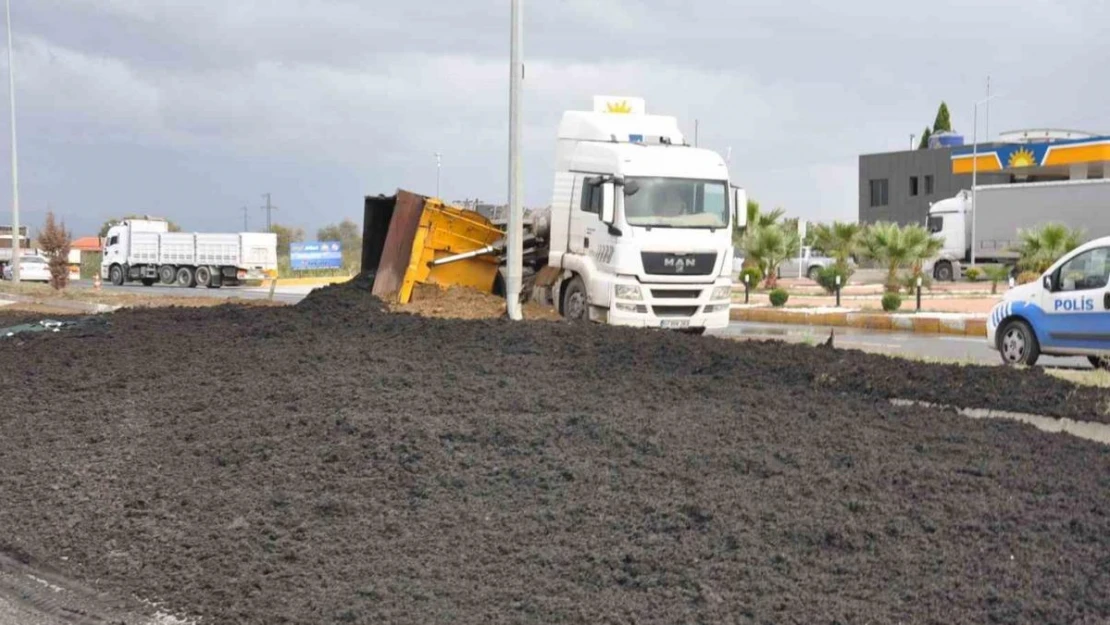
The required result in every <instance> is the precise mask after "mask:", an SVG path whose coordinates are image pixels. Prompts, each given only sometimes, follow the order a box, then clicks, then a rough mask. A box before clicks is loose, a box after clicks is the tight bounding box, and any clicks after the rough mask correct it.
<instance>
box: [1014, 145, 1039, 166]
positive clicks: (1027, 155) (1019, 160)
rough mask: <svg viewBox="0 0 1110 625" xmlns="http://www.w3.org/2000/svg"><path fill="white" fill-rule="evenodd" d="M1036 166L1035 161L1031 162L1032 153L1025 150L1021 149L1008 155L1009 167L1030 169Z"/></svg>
mask: <svg viewBox="0 0 1110 625" xmlns="http://www.w3.org/2000/svg"><path fill="white" fill-rule="evenodd" d="M1036 164H1037V161H1035V160H1033V153H1032V152H1030V151H1029V150H1027V149H1025V148H1021V149H1020V150H1018V151H1017V152H1014V153H1013V154H1011V155H1010V163H1009V166H1010V167H1031V166H1033V165H1036Z"/></svg>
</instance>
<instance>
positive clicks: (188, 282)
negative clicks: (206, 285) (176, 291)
mask: <svg viewBox="0 0 1110 625" xmlns="http://www.w3.org/2000/svg"><path fill="white" fill-rule="evenodd" d="M196 283H197V277H196V274H194V273H193V269H192V268H191V267H178V268H177V285H178V286H185V287H191V286H193V285H195V284H196Z"/></svg>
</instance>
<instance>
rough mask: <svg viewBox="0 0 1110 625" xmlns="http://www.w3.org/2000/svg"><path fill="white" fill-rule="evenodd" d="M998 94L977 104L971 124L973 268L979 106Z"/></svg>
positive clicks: (977, 174)
mask: <svg viewBox="0 0 1110 625" xmlns="http://www.w3.org/2000/svg"><path fill="white" fill-rule="evenodd" d="M997 96H998V94H995V95H991V96H987V97H985V98H983V99H982V100H979V101H978V102H976V103H975V106H974V110H973V113H972V114H973V115H974V117H975V121H973V122H972V124H971V241H970V243H971V266H972V267H974V266H975V248H976V247H978V245H976V241H975V222H976V221H978V216H979V207H978V205H977V204H976V203H975V185H976V184H978V182H979V105H980V104H984V103H986V102H989V101H991V99H993V98H995V97H997Z"/></svg>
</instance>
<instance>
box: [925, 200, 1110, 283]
mask: <svg viewBox="0 0 1110 625" xmlns="http://www.w3.org/2000/svg"><path fill="white" fill-rule="evenodd" d="M975 203H976V204H978V207H975V206H973V205H972V194H971V191H969V190H963V191H960V193H958V194H957V195H956V196H955V197H952V198H948V199H945V200H941V201H939V202H936V203H935V204H933V205H932V206H931V207H930V208H929V220H928V227H929V230H930V231H931V232H933V233H934V234H936V235H938V236H940V237H943V238H944V249H942V250H941V253H940V254H939V255H938V257H937V258H936V259H933V261H932V267H933V275H934V277H935V278H937V279H938V280H952V279H954V278H957V277H959V276H960V275H961V274H962V273H963V271H964V270H965V269H966V267H967V266H968V264H969V263H970V262H971V250H972V247H974V248H975V262H976V264H985V263H1002V264H1006V265H1013V264H1014V263H1015V262H1016V261H1017V258H1018V253H1017V251H1016V250H1015V248H1016V247H1018V246H1019V245H1020V244H1021V237H1020V236H1019V232H1018V231H1019V230H1022V229H1032V228H1037V227H1039V226H1043V225H1045V224H1048V223H1058V224H1063V225H1064V226H1067V227H1068V228H1073V229H1081V230H1083V231H1084V234H1085V236H1086V238H1088V239H1091V238H1097V237H1102V236H1106V235H1110V179H1093V180H1062V181H1051V182H1028V183H1018V184H997V185H980V186H978V187H976V189H975ZM973 218H974V220H975V224H974V228H972V219H973ZM972 230H974V236H973V234H972Z"/></svg>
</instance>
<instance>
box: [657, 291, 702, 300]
mask: <svg viewBox="0 0 1110 625" xmlns="http://www.w3.org/2000/svg"><path fill="white" fill-rule="evenodd" d="M699 295H701V289H697V290H693V291H691V290H690V289H652V290H651V296H652V297H655V298H658V299H697V298H698V296H699Z"/></svg>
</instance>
